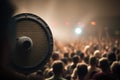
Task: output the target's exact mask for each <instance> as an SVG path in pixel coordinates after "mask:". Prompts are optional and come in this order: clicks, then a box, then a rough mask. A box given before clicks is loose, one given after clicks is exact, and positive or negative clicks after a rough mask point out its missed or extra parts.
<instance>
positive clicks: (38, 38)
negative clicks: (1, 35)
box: [10, 13, 53, 74]
mask: <svg viewBox="0 0 120 80" xmlns="http://www.w3.org/2000/svg"><path fill="white" fill-rule="evenodd" d="M12 24H13V25H12ZM10 26H12V27H13V28H14V30H15V33H13V32H12V30H11V32H10V34H15V36H14V38H12V39H10V40H11V45H12V46H11V53H10V65H11V66H12V68H13V69H14V70H15V71H17V72H20V73H25V74H27V73H30V72H34V71H36V70H38V69H41V68H43V66H44V65H45V64H46V63H47V61H48V59H49V58H50V56H51V54H52V51H53V36H52V33H51V30H50V28H49V26H48V25H47V23H46V22H45V21H44V20H43V19H41V18H40V17H38V16H36V15H34V14H31V13H22V14H18V15H16V16H13V18H12V23H11V22H10Z"/></svg>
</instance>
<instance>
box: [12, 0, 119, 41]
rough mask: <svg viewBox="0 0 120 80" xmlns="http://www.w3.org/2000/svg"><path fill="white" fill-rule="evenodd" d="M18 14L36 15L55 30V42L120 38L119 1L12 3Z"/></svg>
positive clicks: (30, 0)
mask: <svg viewBox="0 0 120 80" xmlns="http://www.w3.org/2000/svg"><path fill="white" fill-rule="evenodd" d="M12 1H13V3H14V4H15V5H16V6H17V10H16V13H15V14H19V13H25V12H27V13H34V14H36V15H38V16H40V17H42V18H43V19H44V20H45V21H46V22H47V23H48V25H49V26H50V28H51V29H52V33H53V36H54V39H56V40H57V39H59V40H61V41H71V40H76V39H77V40H78V39H87V38H94V37H95V38H99V39H104V38H110V37H113V38H119V36H120V6H119V5H120V1H119V0H12Z"/></svg>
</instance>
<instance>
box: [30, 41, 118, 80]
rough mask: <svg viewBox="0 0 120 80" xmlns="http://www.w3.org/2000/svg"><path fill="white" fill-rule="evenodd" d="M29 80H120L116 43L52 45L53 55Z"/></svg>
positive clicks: (89, 42) (57, 42)
mask: <svg viewBox="0 0 120 80" xmlns="http://www.w3.org/2000/svg"><path fill="white" fill-rule="evenodd" d="M28 78H29V79H30V80H120V43H119V40H107V39H104V40H98V39H91V40H78V41H74V42H60V41H58V40H56V41H54V51H53V53H52V56H51V58H50V59H49V61H48V62H47V64H46V65H45V66H44V68H43V69H42V70H39V71H37V72H34V73H32V74H30V75H29V76H28Z"/></svg>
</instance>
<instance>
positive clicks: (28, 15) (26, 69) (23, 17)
mask: <svg viewBox="0 0 120 80" xmlns="http://www.w3.org/2000/svg"><path fill="white" fill-rule="evenodd" d="M12 20H14V22H15V24H16V23H17V22H18V21H21V20H33V21H35V22H37V23H38V24H39V25H40V26H41V27H42V28H43V29H44V31H45V33H46V36H47V39H48V45H49V49H48V51H47V53H45V54H46V56H44V58H43V60H42V61H41V62H39V63H38V64H37V65H34V66H30V67H21V66H18V65H16V64H14V63H13V62H12V61H11V63H10V64H11V66H12V68H13V69H14V70H15V71H17V72H20V73H25V74H28V73H31V72H34V71H36V70H38V69H41V68H42V67H43V66H44V65H45V64H46V63H47V61H48V60H49V58H50V56H51V55H52V51H53V36H52V32H51V30H50V28H49V26H48V25H47V23H46V22H45V21H44V20H43V19H42V18H40V17H38V16H36V15H34V14H31V13H22V14H18V15H16V16H13V18H12Z"/></svg>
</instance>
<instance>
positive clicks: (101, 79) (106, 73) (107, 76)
mask: <svg viewBox="0 0 120 80" xmlns="http://www.w3.org/2000/svg"><path fill="white" fill-rule="evenodd" d="M99 66H100V68H101V70H102V71H101V72H98V73H96V74H95V75H94V76H93V79H94V80H114V79H113V74H112V73H111V71H110V65H109V62H108V59H107V58H101V59H100V60H99Z"/></svg>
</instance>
